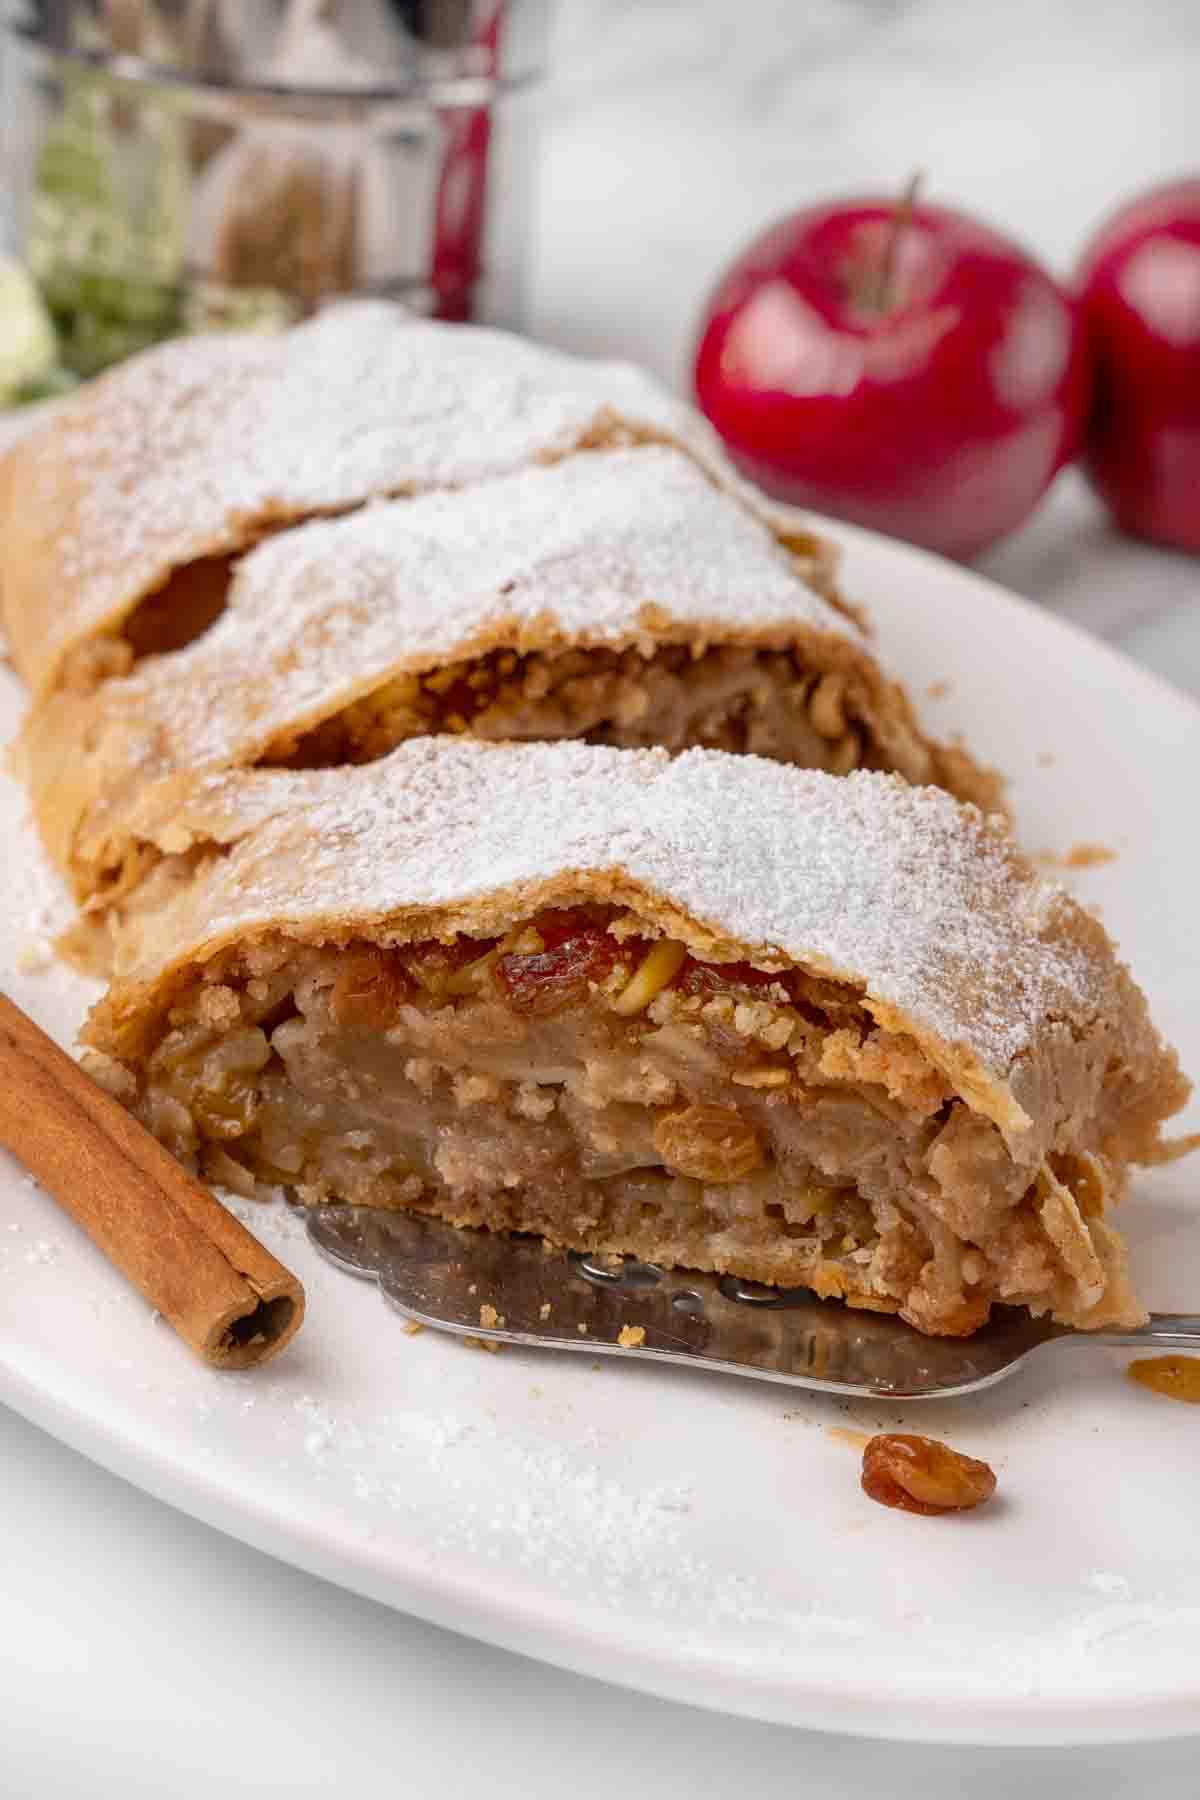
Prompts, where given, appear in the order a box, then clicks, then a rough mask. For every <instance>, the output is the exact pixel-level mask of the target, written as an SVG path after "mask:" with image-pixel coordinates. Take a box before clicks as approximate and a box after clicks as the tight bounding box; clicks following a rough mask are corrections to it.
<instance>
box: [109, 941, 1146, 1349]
mask: <svg viewBox="0 0 1200 1800" xmlns="http://www.w3.org/2000/svg"><path fill="white" fill-rule="evenodd" d="M644 930H645V927H644V925H643V924H641V923H640V922H639V921H638V920H637V919H636V918H634V917H633V916H632V915H630V914H628V913H623V912H620V911H617V910H615V909H612V908H600V907H576V908H570V909H565V910H560V911H549V912H543V913H541V914H539V915H538V916H537V917H536V919H535V920H534V921H532V922H531V923H529V924H526V925H524V926H522V927H519V928H517V929H515V930H513V931H511V932H510V933H509V934H508V935H507V936H506V937H505V938H503V939H501V940H477V939H472V938H465V937H460V938H457V939H455V940H454V941H452V942H450V943H448V944H443V943H437V942H426V943H420V944H409V945H404V946H394V947H393V946H384V945H380V944H376V943H370V942H366V941H363V940H354V941H349V942H346V943H343V944H340V945H336V946H335V945H333V944H329V943H326V944H309V943H300V942H296V941H293V940H289V939H288V938H287V937H286V936H284V935H282V934H275V935H273V936H271V937H269V938H265V939H262V940H260V941H258V942H256V943H254V944H251V945H249V946H244V947H241V948H238V949H236V950H227V951H225V952H222V953H221V954H219V955H218V956H216V957H214V958H213V959H212V960H211V961H210V962H209V963H207V964H205V965H203V967H202V968H201V969H200V970H193V972H192V973H191V974H190V975H189V976H188V977H187V978H186V985H185V986H184V987H183V988H182V989H180V990H179V991H177V992H176V994H175V995H174V998H173V1003H172V1005H171V1007H170V1010H169V1012H167V1013H165V1014H164V1015H162V1016H161V1017H160V1018H159V1019H158V1022H157V1023H156V1024H155V1025H154V1026H152V1027H147V1026H146V1025H144V1024H139V1025H138V1026H137V1028H136V1029H135V1028H134V1027H133V1026H129V1027H127V1028H126V1029H125V1030H124V1032H123V1031H122V1027H121V1024H120V1021H119V1020H117V1019H114V1018H112V1017H107V1018H106V1017H105V1016H104V1008H103V1007H102V1008H101V1009H100V1013H99V1016H98V1018H97V1019H95V1020H94V1021H93V1024H92V1026H90V1027H89V1034H90V1035H91V1037H92V1040H93V1041H94V1042H97V1043H102V1044H104V1045H105V1047H106V1050H108V1051H111V1052H112V1055H104V1056H99V1055H93V1056H92V1057H91V1059H90V1066H91V1068H92V1071H93V1073H95V1074H96V1075H97V1077H98V1078H99V1079H101V1080H103V1081H104V1082H105V1084H106V1085H107V1086H109V1087H110V1088H111V1089H112V1090H113V1091H114V1092H115V1093H117V1094H118V1096H119V1097H120V1098H121V1099H122V1100H123V1101H124V1102H125V1103H126V1104H127V1105H128V1106H130V1107H131V1109H132V1110H133V1111H134V1112H135V1113H136V1114H137V1116H138V1117H140V1118H141V1119H142V1120H143V1122H144V1123H145V1124H147V1125H148V1126H149V1128H150V1129H151V1130H152V1131H153V1132H154V1133H155V1135H156V1136H158V1137H159V1138H160V1139H161V1140H162V1141H163V1142H164V1143H166V1144H167V1145H168V1146H169V1147H170V1148H171V1149H172V1150H174V1151H175V1153H176V1154H178V1155H180V1156H182V1157H184V1158H185V1159H187V1160H189V1161H191V1162H192V1163H193V1164H195V1165H198V1166H199V1167H200V1168H201V1170H202V1171H203V1172H204V1173H205V1174H206V1175H207V1176H208V1178H209V1179H212V1180H217V1181H220V1182H222V1183H224V1184H225V1185H227V1186H229V1187H231V1188H234V1189H236V1190H237V1191H239V1192H242V1193H244V1194H247V1195H256V1194H261V1193H263V1192H264V1189H266V1188H270V1187H274V1186H277V1185H283V1186H285V1187H286V1188H288V1189H290V1190H292V1191H293V1192H294V1194H295V1195H296V1196H298V1198H299V1199H300V1200H301V1201H303V1202H305V1203H309V1204H316V1203H322V1202H327V1201H333V1200H337V1201H346V1202H350V1203H354V1204H358V1205H366V1206H383V1207H408V1208H411V1209H414V1210H416V1211H424V1212H430V1213H435V1214H437V1215H439V1216H440V1217H443V1218H445V1219H448V1220H450V1221H451V1222H453V1223H455V1224H459V1225H469V1226H485V1227H490V1228H493V1229H503V1230H519V1231H526V1232H534V1233H538V1234H541V1235H543V1236H544V1237H545V1238H546V1239H548V1240H550V1241H551V1242H553V1243H555V1244H559V1245H569V1246H574V1247H577V1248H581V1249H587V1250H591V1251H599V1252H606V1251H607V1252H625V1253H631V1254H633V1255H636V1256H638V1257H641V1258H644V1259H646V1260H649V1261H656V1262H659V1263H663V1264H667V1265H681V1266H685V1267H693V1268H698V1269H706V1270H715V1271H719V1272H732V1273H734V1274H737V1275H741V1276H743V1277H746V1278H748V1279H750V1280H757V1281H764V1282H771V1283H777V1284H781V1285H806V1286H809V1287H812V1288H815V1289H816V1291H817V1292H819V1293H821V1294H824V1295H839V1296H843V1297H845V1298H846V1299H848V1300H849V1301H850V1302H851V1303H852V1304H856V1305H860V1306H866V1307H871V1308H874V1309H877V1310H884V1311H899V1312H901V1313H902V1314H903V1315H904V1316H905V1317H906V1318H907V1319H909V1320H910V1321H911V1322H912V1323H913V1324H915V1325H917V1326H918V1327H919V1328H920V1329H922V1330H924V1331H927V1332H934V1333H952V1334H959V1333H967V1332H970V1331H973V1330H975V1329H976V1328H977V1327H978V1326H979V1325H980V1324H981V1323H983V1321H984V1320H985V1319H986V1318H987V1316H988V1312H989V1308H990V1306H991V1305H992V1304H993V1303H994V1302H997V1301H1002V1302H1011V1303H1013V1304H1019V1305H1024V1306H1028V1307H1030V1308H1032V1309H1033V1310H1034V1311H1036V1312H1045V1311H1051V1312H1053V1313H1054V1314H1055V1315H1056V1316H1058V1317H1060V1318H1064V1319H1070V1320H1079V1319H1082V1318H1083V1317H1084V1316H1085V1315H1089V1312H1090V1311H1091V1312H1094V1310H1095V1307H1096V1302H1097V1301H1098V1299H1099V1297H1100V1295H1101V1294H1102V1293H1104V1291H1105V1286H1106V1275H1107V1273H1108V1271H1107V1270H1106V1268H1105V1267H1104V1266H1102V1263H1101V1260H1100V1259H1101V1258H1103V1257H1108V1258H1111V1259H1114V1262H1115V1258H1116V1255H1117V1252H1116V1250H1115V1248H1113V1243H1114V1240H1112V1238H1111V1234H1109V1233H1108V1232H1107V1229H1106V1228H1105V1227H1104V1226H1103V1224H1102V1223H1100V1214H1101V1213H1102V1211H1103V1209H1104V1206H1105V1202H1106V1199H1107V1198H1108V1190H1109V1188H1110V1186H1113V1185H1115V1182H1114V1172H1113V1171H1112V1170H1111V1169H1110V1167H1109V1165H1108V1164H1107V1163H1106V1161H1105V1159H1104V1158H1103V1157H1102V1156H1101V1155H1099V1154H1092V1153H1085V1152H1084V1151H1080V1152H1079V1153H1078V1154H1071V1155H1056V1156H1054V1157H1051V1158H1050V1159H1049V1160H1048V1161H1047V1162H1045V1163H1043V1164H1042V1165H1041V1166H1040V1167H1036V1168H1030V1167H1029V1166H1028V1165H1021V1164H1019V1163H1018V1162H1017V1161H1015V1160H1014V1158H1013V1157H1012V1155H1011V1154H1010V1152H1009V1150H1008V1148H1007V1146H1006V1144H1005V1141H1004V1139H1003V1137H1002V1136H1001V1134H1000V1132H999V1131H998V1130H997V1128H996V1126H995V1125H994V1124H993V1123H992V1122H991V1121H990V1120H988V1119H987V1118H985V1117H983V1116H981V1115H980V1114H978V1113H976V1112H974V1111H972V1110H971V1109H970V1107H969V1106H968V1105H967V1104H965V1102H964V1101H963V1100H962V1099H961V1098H959V1097H958V1096H956V1094H955V1093H954V1092H953V1090H952V1089H951V1087H950V1086H949V1084H948V1083H947V1081H946V1079H945V1078H944V1076H943V1075H942V1073H941V1072H940V1071H939V1070H938V1069H937V1068H936V1067H935V1066H934V1065H933V1064H932V1063H931V1062H930V1061H929V1059H928V1058H927V1056H926V1055H925V1053H924V1051H923V1050H922V1049H921V1047H920V1046H919V1045H918V1044H917V1043H916V1041H915V1040H914V1039H912V1038H910V1037H907V1036H905V1035H902V1034H898V1033H894V1032H889V1031H886V1030H883V1029H882V1028H880V1027H879V1026H878V1025H877V1024H876V1023H875V1022H874V1020H873V1019H872V1018H871V1016H870V1014H869V1013H868V1012H867V1011H866V1009H865V1008H864V1006H863V1005H862V1003H861V996H860V993H859V991H858V990H857V989H855V988H854V987H852V986H850V985H848V984H840V983H835V982H832V981H829V980H826V979H823V978H819V977H817V976H815V975H813V974H811V973H808V972H806V971H804V970H802V969H798V968H794V967H793V968H787V969H784V970H779V971H768V970H763V969H759V968H756V967H753V966H751V965H749V964H746V963H704V962H699V961H697V960H696V959H695V958H694V957H693V956H691V955H690V954H689V953H688V951H687V950H686V949H685V948H684V946H683V945H682V944H679V943H676V942H673V941H671V940H669V939H658V940H651V939H648V938H647V937H646V936H644V935H643V932H644ZM1089 1221H1090V1227H1089V1223H1088V1222H1089ZM1114 1286H1115V1287H1116V1288H1119V1287H1120V1283H1119V1282H1116V1283H1114ZM1090 1322H1095V1320H1094V1319H1092V1320H1091V1321H1090Z"/></svg>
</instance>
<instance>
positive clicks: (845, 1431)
mask: <svg viewBox="0 0 1200 1800" xmlns="http://www.w3.org/2000/svg"><path fill="white" fill-rule="evenodd" d="M825 1432H826V1435H827V1436H828V1437H831V1438H836V1439H837V1441H838V1443H839V1444H849V1445H850V1448H851V1449H852V1450H865V1449H866V1447H867V1445H868V1444H869V1443H870V1441H871V1434H870V1432H869V1431H851V1429H850V1427H849V1426H848V1425H827V1426H826V1427H825Z"/></svg>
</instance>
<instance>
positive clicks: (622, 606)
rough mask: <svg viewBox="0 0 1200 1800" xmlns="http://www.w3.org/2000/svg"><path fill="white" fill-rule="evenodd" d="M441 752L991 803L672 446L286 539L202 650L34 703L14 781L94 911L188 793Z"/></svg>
mask: <svg viewBox="0 0 1200 1800" xmlns="http://www.w3.org/2000/svg"><path fill="white" fill-rule="evenodd" d="M437 732H445V733H450V734H455V733H459V734H462V733H466V734H470V735H472V736H476V737H483V738H489V739H517V740H525V739H542V740H547V739H557V738H566V737H581V738H587V739H589V740H591V741H593V742H603V743H609V744H617V745H622V746H629V747H640V746H648V745H662V746H664V747H665V748H667V749H669V750H672V751H677V750H681V749H684V748H686V747H687V746H689V745H693V744H702V745H707V746H711V747H718V748H722V749H726V750H734V751H751V752H756V753H758V754H761V755H764V756H769V757H772V758H774V759H777V760H779V761H781V762H791V763H797V764H799V765H801V766H804V767H811V768H822V769H825V770H827V771H829V772H831V773H837V774H845V773H847V772H849V770H851V769H853V768H857V767H862V768H868V769H883V770H891V771H897V772H899V773H900V774H902V775H903V776H904V777H905V778H906V779H907V780H909V781H911V782H932V783H935V784H938V785H941V786H944V787H946V788H947V789H949V790H951V791H952V792H954V793H956V794H957V795H958V796H959V797H960V798H963V799H976V800H979V801H980V802H981V803H983V804H984V805H985V806H986V805H989V804H994V803H995V800H996V794H997V789H998V785H999V784H998V782H997V781H996V778H995V777H993V776H991V775H990V774H988V773H987V772H986V771H984V770H981V769H980V768H978V767H977V766H976V765H975V764H974V763H973V762H972V761H971V759H970V758H969V757H968V756H966V755H965V754H964V753H963V752H961V751H959V750H955V749H952V748H948V747H945V746H942V745H939V744H936V743H933V742H931V741H930V740H929V739H928V738H927V737H926V736H925V735H924V734H923V733H922V731H921V730H920V728H919V726H918V724H917V722H916V720H915V718H914V716H913V712H912V708H911V707H910V705H909V703H908V700H907V698H906V696H905V693H904V691H903V689H902V688H901V687H900V686H899V685H898V684H897V683H896V682H894V681H889V680H888V679H887V678H886V677H885V675H884V674H883V672H882V671H881V670H880V667H879V665H878V663H877V661H876V660H875V658H874V656H873V655H872V653H871V651H870V649H869V647H868V644H867V640H866V639H865V638H864V636H863V634H862V632H861V631H860V630H859V629H858V627H857V626H856V625H854V624H853V623H852V622H851V621H850V620H849V619H848V618H846V617H845V616H844V615H843V614H842V613H840V612H839V611H837V610H836V609H835V608H834V607H833V606H831V605H830V604H829V603H828V602H827V601H826V600H825V599H824V598H822V596H821V595H820V594H818V593H817V592H816V591H815V590H814V589H813V588H811V587H810V586H808V585H807V584H806V583H805V582H804V581H803V580H802V579H801V578H800V577H799V576H798V574H797V573H796V570H795V567H794V563H793V560H792V558H791V557H790V556H789V555H788V554H787V553H786V552H785V551H783V550H782V549H781V547H780V546H779V544H778V543H777V541H776V540H775V538H774V537H773V536H772V534H771V533H770V531H769V530H768V529H767V528H766V527H765V526H764V525H763V524H762V523H761V522H760V521H759V520H758V519H756V518H754V517H753V516H752V515H751V514H749V513H748V512H746V511H745V510H744V509H743V508H742V507H741V506H739V505H738V503H737V502H736V501H735V500H734V499H733V498H731V497H730V496H728V495H726V494H723V493H720V492H718V491H715V490H714V489H713V487H712V486H711V485H710V483H709V482H708V481H707V479H706V478H705V476H704V475H703V474H702V473H701V472H700V471H699V469H698V468H697V467H696V465H695V464H694V463H693V462H692V461H690V460H689V459H688V458H687V457H686V456H684V455H683V454H682V453H681V452H680V451H678V450H675V449H673V448H669V447H666V446H649V447H645V448H641V449H624V450H594V451H591V452H589V453H588V454H586V455H580V456H574V457H570V458H567V459H565V460H563V461H560V462H558V463H556V464H554V465H553V466H551V467H535V468H530V469H526V470H522V471H520V472H518V473H516V474H513V475H507V476H503V477H500V478H499V479H497V480H495V481H491V482H487V483H484V484H482V485H480V486H476V487H471V488H467V489H464V490H461V491H458V492H452V493H439V494H430V495H426V496H424V497H423V498H419V499H413V500H404V501H390V502H384V503H378V504H376V505H373V506H370V507H367V508H364V509H363V510H361V511H359V512H356V513H354V514H352V515H351V516H350V517H348V518H343V519H336V520H332V521H325V522H320V523H310V524H307V525H303V526H300V527H297V528H296V529H293V530H290V531H286V532H281V533H280V534H278V535H277V536H275V537H273V538H272V539H270V541H268V542H267V543H264V544H261V545H259V547H258V548H257V549H255V550H253V551H251V552H250V553H249V554H248V555H247V556H246V557H245V558H244V559H243V560H242V561H241V562H240V563H239V564H238V565H237V568H236V571H235V573H234V576H233V579H232V581H231V583H230V586H229V591H228V595H227V598H226V601H225V604H224V607H223V610H222V612H221V614H220V616H219V617H218V618H217V620H216V621H215V623H213V624H212V625H211V626H210V628H209V629H208V630H207V631H205V632H204V633H203V634H202V635H201V636H200V637H198V638H197V639H196V640H195V641H194V642H193V643H191V644H189V645H188V646H186V647H185V648H181V649H179V650H176V651H174V652H172V653H167V654H158V655H155V656H150V657H147V658H145V659H143V660H142V661H141V662H140V663H139V664H138V665H137V666H136V667H135V668H134V669H133V670H132V671H131V672H130V673H128V674H126V675H122V676H113V677H111V678H110V679H108V680H106V681H102V682H100V683H99V685H97V686H96V687H95V688H94V689H93V690H92V691H91V692H90V693H87V694H79V693H76V692H73V691H71V690H69V689H63V690H60V691H59V692H58V693H55V694H51V695H48V696H46V697H45V698H44V699H43V700H42V701H41V702H40V703H39V704H37V705H35V707H34V708H33V710H32V712H31V714H30V717H29V720H28V723H27V725H26V728H25V731H24V733H23V736H22V739H21V741H20V745H19V748H18V762H19V763H20V764H22V765H23V768H24V773H25V775H26V778H27V780H28V783H29V787H30V792H31V795H32V800H33V808H34V815H35V817H36V818H37V820H38V822H39V825H40V828H41V831H42V836H43V839H44V841H45V843H46V845H47V847H48V849H49V851H50V854H51V856H52V857H53V859H54V860H55V862H56V863H57V864H58V865H59V867H60V868H62V869H63V870H64V871H65V872H66V873H67V874H68V875H69V877H70V880H71V882H72V885H73V887H74V889H75V891H76V894H77V895H78V897H79V898H80V899H81V900H82V901H84V902H90V903H91V907H92V911H93V913H96V912H108V911H111V909H112V908H114V907H116V906H117V905H119V903H120V902H121V900H122V897H123V896H124V895H125V894H126V893H127V892H128V891H129V890H130V889H131V888H133V887H134V886H136V884H137V883H138V882H139V881H140V880H141V879H142V878H143V877H144V875H145V874H146V872H147V856H148V854H152V853H149V852H148V847H147V846H146V845H145V844H144V843H142V844H140V845H139V843H138V837H137V821H138V819H139V817H140V816H141V815H142V814H143V813H144V812H145V811H146V810H147V809H149V810H150V811H152V812H153V811H155V810H161V805H162V796H163V795H164V794H168V795H169V794H170V793H172V792H173V791H174V787H175V785H176V783H177V779H178V777H179V776H180V775H181V774H185V775H186V774H190V773H194V772H199V771H202V770H207V769H219V768H228V767H239V766H264V765H265V766H281V765H282V766H289V767H321V766H324V765H329V764H337V763H358V762H365V761H369V760H372V759H374V758H375V757H378V756H380V755H383V754H385V753H386V752H387V751H388V750H391V749H393V748H394V747H395V746H396V745H397V744H398V743H400V742H402V741H403V740H404V739H406V738H410V737H416V736H424V735H427V734H430V733H437ZM99 941H100V939H97V940H96V942H99Z"/></svg>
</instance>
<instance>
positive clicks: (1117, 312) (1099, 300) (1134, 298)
mask: <svg viewBox="0 0 1200 1800" xmlns="http://www.w3.org/2000/svg"><path fill="white" fill-rule="evenodd" d="M1079 276H1080V295H1081V300H1082V304H1083V312H1084V328H1085V330H1086V333H1087V338H1088V344H1089V346H1090V351H1091V356H1092V360H1093V382H1094V393H1093V402H1092V418H1091V424H1090V426H1089V430H1088V443H1087V455H1086V463H1085V466H1086V469H1087V473H1088V476H1089V477H1090V479H1091V483H1092V486H1093V487H1094V488H1095V490H1096V492H1097V493H1098V494H1099V495H1100V497H1101V499H1102V500H1104V501H1105V502H1106V503H1107V505H1108V506H1109V507H1110V508H1111V510H1112V513H1113V516H1114V518H1115V519H1116V521H1117V523H1118V525H1120V526H1121V527H1122V528H1123V529H1124V530H1125V531H1131V532H1133V533H1134V534H1135V535H1136V536H1138V537H1147V538H1155V539H1157V540H1158V542H1160V543H1163V544H1174V545H1176V546H1177V547H1178V548H1179V549H1181V550H1200V177H1193V178H1192V179H1191V180H1187V181H1175V182H1171V183H1170V184H1169V185H1168V186H1166V187H1160V188H1156V189H1155V190H1154V192H1153V193H1149V194H1145V195H1143V196H1142V198H1141V199H1140V200H1135V201H1133V203H1132V204H1131V205H1129V206H1126V207H1124V208H1123V209H1122V210H1121V211H1120V212H1118V213H1117V214H1115V216H1114V217H1113V218H1112V219H1110V220H1109V222H1108V224H1107V225H1105V226H1104V227H1103V229H1102V230H1101V231H1100V233H1099V235H1098V236H1097V237H1095V238H1094V239H1093V240H1092V243H1091V244H1090V245H1089V247H1088V249H1087V250H1086V252H1085V253H1084V257H1083V261H1082V263H1081V265H1080V271H1079Z"/></svg>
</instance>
